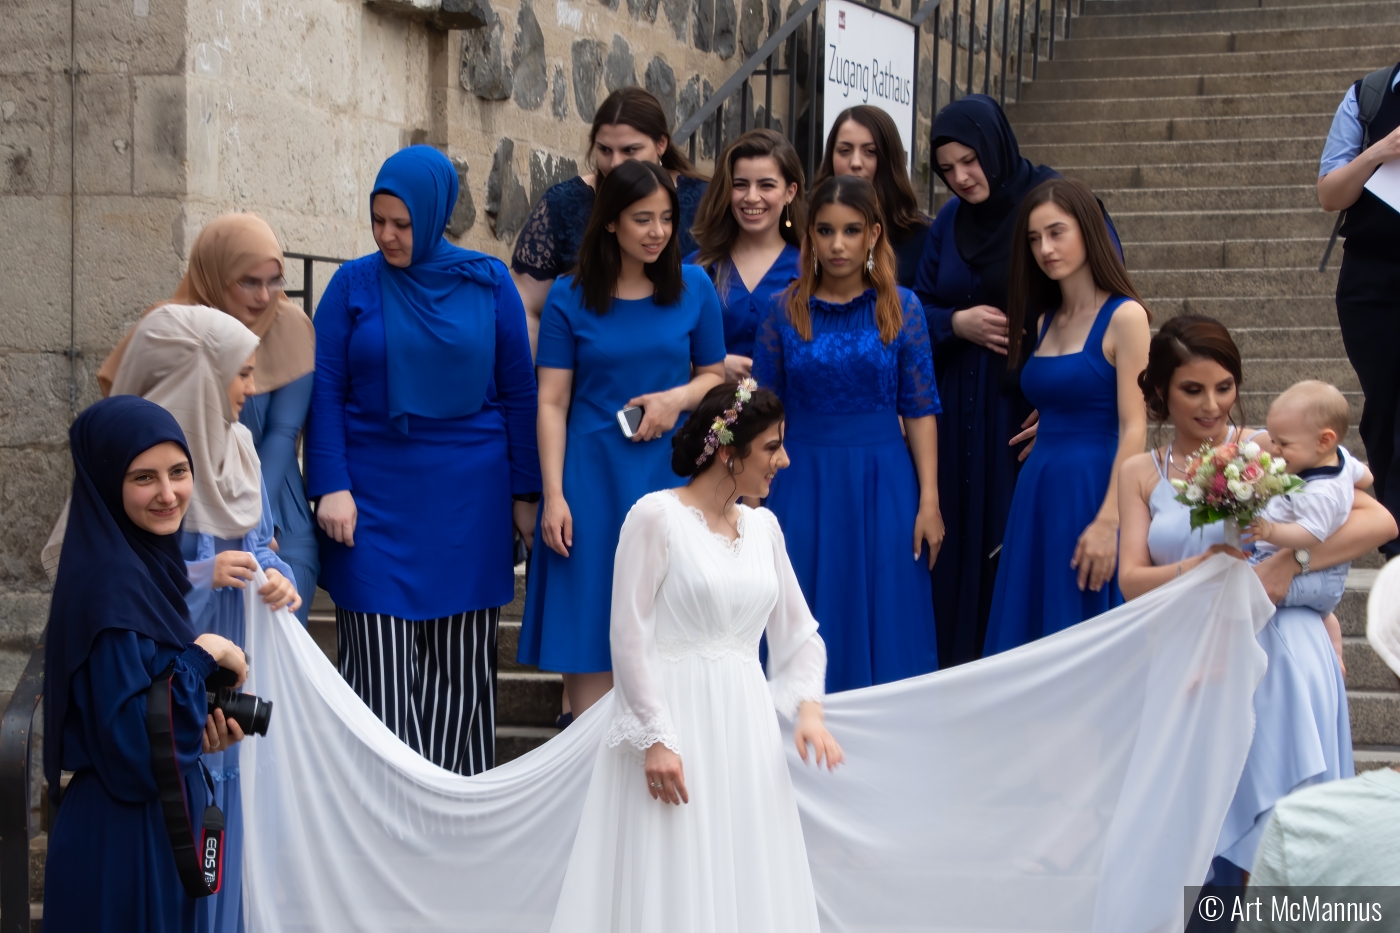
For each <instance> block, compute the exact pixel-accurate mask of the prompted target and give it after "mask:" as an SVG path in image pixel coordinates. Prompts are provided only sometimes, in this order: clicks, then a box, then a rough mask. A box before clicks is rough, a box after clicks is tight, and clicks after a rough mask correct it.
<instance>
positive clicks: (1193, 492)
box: [1186, 486, 1206, 503]
mask: <svg viewBox="0 0 1400 933" xmlns="http://www.w3.org/2000/svg"><path fill="white" fill-rule="evenodd" d="M1205 497H1206V494H1205V490H1203V489H1201V487H1200V486H1187V487H1186V499H1187V501H1188V502H1191V503H1196V502H1200V501H1201V500H1202V499H1204V498H1205Z"/></svg>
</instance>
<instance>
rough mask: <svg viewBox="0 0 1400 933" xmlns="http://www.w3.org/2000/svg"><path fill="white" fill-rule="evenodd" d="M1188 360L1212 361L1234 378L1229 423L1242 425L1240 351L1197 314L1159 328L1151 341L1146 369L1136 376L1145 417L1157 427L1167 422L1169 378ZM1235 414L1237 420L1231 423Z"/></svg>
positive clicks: (1223, 329) (1210, 321) (1217, 325)
mask: <svg viewBox="0 0 1400 933" xmlns="http://www.w3.org/2000/svg"><path fill="white" fill-rule="evenodd" d="M1192 360H1212V361H1214V362H1216V363H1219V364H1220V366H1221V367H1222V368H1223V369H1224V370H1225V371H1226V372H1228V373H1229V374H1230V375H1231V376H1233V377H1234V378H1235V404H1234V405H1233V406H1232V407H1231V408H1230V422H1231V423H1232V424H1242V423H1243V422H1244V399H1243V397H1242V396H1241V395H1240V385H1241V384H1242V383H1243V382H1244V365H1243V363H1241V361H1240V348H1239V347H1237V346H1235V341H1234V338H1232V337H1231V336H1230V331H1229V330H1227V329H1226V327H1225V325H1224V324H1221V323H1220V322H1219V321H1217V320H1216V319H1215V318H1213V317H1205V316H1204V315H1200V314H1182V315H1179V316H1177V317H1174V318H1172V319H1171V320H1170V321H1167V322H1166V323H1165V324H1163V325H1162V329H1161V330H1159V331H1157V333H1156V334H1155V335H1154V336H1153V338H1152V343H1151V344H1150V345H1149V346H1148V349H1147V368H1146V369H1144V370H1143V371H1142V373H1141V374H1140V375H1139V376H1138V388H1140V389H1142V398H1143V401H1144V402H1146V403H1147V417H1148V418H1150V419H1152V421H1154V422H1156V423H1157V424H1159V425H1160V424H1162V423H1164V422H1165V421H1167V419H1168V417H1169V416H1170V412H1168V410H1167V396H1168V394H1169V393H1170V391H1171V384H1172V376H1173V375H1174V374H1175V373H1176V371H1177V370H1178V369H1179V368H1181V367H1182V366H1184V365H1186V364H1187V363H1189V362H1191V361H1192ZM1237 410H1238V411H1239V416H1240V420H1239V421H1235V412H1236V411H1237Z"/></svg>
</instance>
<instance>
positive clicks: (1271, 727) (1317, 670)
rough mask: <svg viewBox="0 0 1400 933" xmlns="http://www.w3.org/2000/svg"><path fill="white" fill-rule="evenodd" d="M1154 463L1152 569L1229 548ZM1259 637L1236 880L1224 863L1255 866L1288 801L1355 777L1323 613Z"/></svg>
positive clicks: (1234, 834) (1228, 825)
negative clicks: (1274, 818) (1259, 668)
mask: <svg viewBox="0 0 1400 933" xmlns="http://www.w3.org/2000/svg"><path fill="white" fill-rule="evenodd" d="M1153 458H1154V459H1155V460H1156V462H1157V469H1158V472H1159V473H1161V475H1162V480H1161V481H1159V482H1158V483H1157V485H1156V486H1154V487H1153V489H1152V496H1151V498H1150V499H1149V500H1148V507H1149V508H1150V509H1151V511H1152V525H1151V526H1150V528H1149V530H1148V533H1147V550H1148V553H1149V554H1150V555H1151V557H1152V563H1153V564H1154V565H1155V566H1162V565H1165V564H1174V563H1176V562H1177V561H1179V560H1185V559H1186V558H1188V557H1195V556H1196V555H1197V554H1201V553H1204V552H1205V551H1206V550H1208V549H1209V548H1210V547H1211V545H1213V544H1220V543H1223V542H1224V540H1225V532H1224V527H1225V526H1224V525H1223V524H1222V523H1216V524H1214V525H1207V526H1206V527H1204V528H1197V529H1196V530H1194V531H1193V530H1192V529H1191V513H1190V510H1189V509H1187V508H1186V506H1184V505H1182V504H1181V503H1179V502H1177V501H1176V494H1175V491H1174V490H1173V489H1172V487H1171V484H1170V483H1168V482H1167V480H1166V475H1167V473H1166V465H1165V464H1163V463H1162V461H1161V458H1160V457H1158V456H1157V454H1156V451H1154V452H1153ZM1299 582H1300V581H1299V580H1294V582H1293V585H1294V586H1297V585H1298V584H1299ZM1287 601H1288V600H1285V602H1287ZM1255 638H1257V639H1258V641H1259V646H1260V647H1261V648H1263V649H1264V651H1265V652H1266V653H1267V654H1268V656H1269V667H1268V670H1266V671H1265V672H1264V679H1263V680H1261V681H1260V682H1259V686H1258V687H1256V688H1255V689H1254V740H1253V741H1252V742H1251V743H1250V746H1249V757H1248V758H1246V759H1245V763H1244V773H1243V774H1242V775H1241V776H1240V783H1239V786H1238V787H1237V788H1236V790H1235V799H1234V800H1233V801H1231V803H1230V809H1229V811H1228V812H1227V813H1226V814H1225V823H1224V825H1223V826H1222V827H1221V829H1220V840H1219V841H1218V842H1217V843H1216V846H1215V855H1216V857H1217V864H1216V865H1215V866H1214V868H1215V876H1216V877H1217V878H1221V877H1226V878H1228V877H1230V876H1231V873H1230V872H1229V871H1228V866H1220V865H1219V864H1218V860H1219V859H1224V860H1226V861H1228V862H1230V863H1231V864H1232V865H1234V866H1236V867H1237V868H1242V869H1244V870H1245V871H1252V870H1253V867H1254V856H1255V854H1256V853H1257V852H1258V850H1259V839H1260V838H1261V837H1262V836H1263V834H1264V827H1265V825H1266V824H1267V823H1268V822H1269V816H1270V814H1272V813H1273V808H1274V804H1275V803H1277V802H1278V800H1279V798H1281V797H1285V796H1287V795H1288V794H1290V793H1292V792H1293V791H1295V790H1297V789H1298V788H1300V787H1306V786H1307V785H1309V784H1320V783H1322V782H1323V781H1335V780H1337V779H1338V778H1349V777H1351V776H1352V775H1353V774H1355V768H1354V766H1353V763H1352V751H1351V714H1350V712H1349V710H1348V708H1347V692H1346V684H1345V682H1344V681H1343V679H1342V670H1341V667H1340V666H1339V665H1338V663H1337V654H1336V652H1334V651H1333V650H1332V642H1331V641H1330V640H1329V639H1328V637H1327V630H1326V629H1325V628H1323V625H1322V616H1321V615H1320V614H1318V612H1317V611H1316V610H1314V609H1307V608H1303V607H1290V608H1282V609H1279V610H1278V611H1277V612H1275V613H1274V617H1273V618H1272V619H1270V620H1269V622H1268V624H1267V625H1265V626H1264V627H1263V628H1262V629H1260V630H1259V634H1258V635H1256V636H1255Z"/></svg>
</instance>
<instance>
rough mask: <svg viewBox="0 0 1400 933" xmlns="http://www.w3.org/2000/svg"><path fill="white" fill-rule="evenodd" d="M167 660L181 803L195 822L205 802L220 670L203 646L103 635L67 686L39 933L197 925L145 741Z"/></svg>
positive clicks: (178, 932) (185, 929)
mask: <svg viewBox="0 0 1400 933" xmlns="http://www.w3.org/2000/svg"><path fill="white" fill-rule="evenodd" d="M171 664H174V665H175V673H174V676H173V677H172V678H171V681H170V686H171V710H172V713H173V720H172V723H173V726H174V737H175V745H176V748H177V750H178V763H179V766H180V773H181V774H182V775H183V776H184V778H185V794H186V798H187V799H188V800H189V801H190V802H191V806H192V807H198V810H197V811H196V812H197V813H198V814H202V813H203V809H204V807H205V806H206V805H207V804H206V801H207V800H208V799H209V792H208V790H207V789H205V786H204V779H203V776H202V775H201V774H200V770H199V765H198V760H199V753H200V748H201V744H200V743H201V742H202V741H203V735H204V717H205V700H204V679H205V678H206V677H208V676H209V675H210V674H212V673H214V670H215V668H216V667H217V665H216V664H215V663H214V659H213V658H211V657H210V656H209V655H208V653H206V652H205V651H204V649H203V648H200V647H199V646H198V645H190V646H188V647H186V648H174V647H171V646H169V645H161V644H159V643H157V642H156V641H155V640H154V639H152V638H149V637H147V636H145V635H140V634H138V633H136V632H133V631H130V630H123V629H107V630H105V631H103V632H101V633H99V634H98V636H97V638H96V639H95V640H94V641H93V644H92V650H91V651H90V653H89V654H88V660H87V663H86V664H84V665H83V666H82V667H81V668H79V669H78V670H77V671H76V672H75V673H74V674H73V678H72V682H71V684H70V686H69V699H68V703H69V705H68V714H67V716H66V717H65V724H64V728H63V769H64V770H66V771H72V772H74V774H73V779H72V780H71V781H70V782H69V784H68V789H67V790H66V791H64V794H63V805H62V806H60V807H59V808H58V815H57V817H56V818H55V821H54V826H53V830H52V831H51V832H50V834H49V852H48V870H47V871H46V872H45V876H44V929H45V930H48V931H50V933H129V931H132V930H140V931H142V933H189V931H191V930H193V929H195V910H196V907H197V906H198V902H197V901H196V900H195V899H194V898H192V897H190V896H189V895H188V894H186V893H185V889H184V887H183V886H182V885H181V884H180V875H179V872H178V870H177V869H176V868H175V854H174V852H173V851H172V850H171V848H170V837H169V836H168V835H167V834H166V830H165V817H164V815H163V814H162V813H161V805H160V795H159V792H158V790H157V788H156V778H155V773H154V772H153V771H152V770H151V741H150V738H149V737H148V736H147V733H146V691H147V690H148V689H150V686H151V682H152V681H154V680H155V679H156V678H157V677H159V676H160V675H161V674H162V673H164V672H165V671H166V670H167V669H168V668H169V667H170V666H171ZM198 819H199V817H198V816H196V817H195V820H196V825H198ZM230 867H232V866H230V865H228V864H226V865H225V871H226V872H227V870H228V868H230ZM95 905H100V907H98V906H95Z"/></svg>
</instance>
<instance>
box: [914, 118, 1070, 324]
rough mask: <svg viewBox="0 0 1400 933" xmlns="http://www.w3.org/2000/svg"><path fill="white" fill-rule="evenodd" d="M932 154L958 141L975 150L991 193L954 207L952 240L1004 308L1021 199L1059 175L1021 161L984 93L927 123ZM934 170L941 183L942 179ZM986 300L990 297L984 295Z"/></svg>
mask: <svg viewBox="0 0 1400 933" xmlns="http://www.w3.org/2000/svg"><path fill="white" fill-rule="evenodd" d="M932 132H933V150H932V151H934V152H935V153H936V152H937V151H938V147H939V146H942V145H943V144H944V143H948V142H959V143H962V144H963V145H964V146H967V147H968V148H969V149H973V150H975V151H976V152H977V161H978V162H980V163H981V165H982V172H983V173H984V174H985V175H986V176H987V185H988V186H989V187H990V188H991V189H992V192H991V195H990V196H989V197H988V198H987V200H985V201H983V202H982V203H981V204H968V203H967V202H963V203H961V204H959V205H958V213H957V216H956V217H955V218H954V219H953V239H954V242H955V243H956V244H957V247H958V254H959V255H960V256H962V258H963V261H964V262H966V263H967V264H968V267H969V268H971V269H972V271H973V272H976V273H977V274H978V275H979V276H980V277H981V278H982V282H983V285H984V286H988V285H994V286H995V288H994V291H995V292H998V293H999V294H1000V296H1001V303H1000V304H996V302H995V301H993V302H992V303H993V304H995V305H996V306H997V307H1000V308H1004V307H1005V305H1006V298H1005V295H1006V278H1007V275H1008V273H1009V271H1010V265H1011V240H1012V237H1013V236H1014V234H1015V228H1016V216H1017V214H1018V213H1019V212H1020V210H1021V201H1022V200H1023V199H1024V198H1025V197H1026V195H1027V194H1028V193H1030V190H1031V189H1032V188H1034V187H1035V186H1036V185H1038V184H1040V183H1041V182H1043V181H1048V180H1049V179H1051V178H1059V177H1060V173H1059V172H1057V171H1055V170H1054V169H1052V168H1049V167H1047V166H1044V165H1032V164H1031V162H1030V160H1029V159H1026V158H1024V157H1022V155H1021V147H1020V146H1019V145H1017V143H1016V134H1015V133H1013V132H1012V131H1011V124H1010V123H1009V122H1008V121H1007V119H1006V114H1005V113H1004V112H1003V111H1002V109H1001V107H1000V106H998V104H997V102H996V101H995V100H993V99H992V98H990V97H988V96H987V95H985V94H971V95H969V96H967V97H964V98H962V99H961V100H956V101H953V103H951V104H949V105H948V106H946V107H944V108H943V109H942V110H941V111H939V113H938V116H937V117H936V118H935V119H934V121H933V131H932ZM933 168H934V171H936V172H938V177H939V178H942V179H943V183H944V184H945V185H946V184H947V183H948V179H946V178H943V173H942V172H941V171H939V170H938V160H937V159H936V158H935V159H934V166H933ZM989 297H990V295H989Z"/></svg>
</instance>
